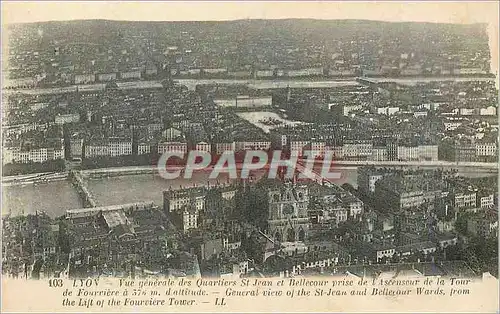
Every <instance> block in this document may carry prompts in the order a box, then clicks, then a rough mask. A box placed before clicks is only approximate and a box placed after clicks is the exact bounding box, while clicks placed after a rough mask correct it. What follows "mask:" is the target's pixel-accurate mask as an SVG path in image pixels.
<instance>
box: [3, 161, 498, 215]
mask: <svg viewBox="0 0 500 314" xmlns="http://www.w3.org/2000/svg"><path fill="white" fill-rule="evenodd" d="M336 169H337V170H340V171H341V173H342V176H341V179H339V180H337V181H336V182H335V183H337V184H339V185H342V184H344V183H349V184H351V185H353V186H354V187H357V177H358V176H357V168H356V167H339V168H336ZM252 173H253V174H254V175H255V177H257V178H259V177H262V175H263V174H264V172H255V173H254V172H252ZM461 174H462V175H466V176H468V177H479V176H491V175H492V174H490V173H480V172H473V171H471V172H467V173H465V172H462V173H461ZM208 176H209V172H197V173H194V174H193V178H192V179H189V180H188V179H184V178H179V179H175V180H166V179H163V178H161V177H160V176H158V175H157V174H138V175H125V176H115V177H109V178H96V179H88V181H87V182H88V187H89V190H90V192H91V193H92V194H93V195H94V197H95V199H96V201H97V204H98V205H99V206H106V205H115V204H124V203H132V202H142V201H153V202H155V203H156V204H157V205H160V206H162V205H163V191H165V190H168V189H170V188H172V189H178V188H180V187H181V186H182V187H191V186H193V184H196V185H198V186H201V185H206V184H207V181H208ZM217 181H218V182H219V183H221V184H223V183H228V182H229V180H228V176H227V175H221V176H219V179H218V180H216V179H213V180H210V184H213V185H215V184H217ZM81 207H82V204H81V201H80V199H79V196H78V194H77V193H76V191H75V189H74V188H73V187H72V186H71V184H70V182H69V181H66V180H62V181H51V182H49V183H47V184H39V185H33V184H26V185H10V186H3V187H2V215H5V214H7V213H9V212H10V213H11V214H12V215H21V214H23V213H24V214H30V213H35V211H36V210H39V211H45V212H46V213H47V214H48V215H49V216H51V217H57V216H60V215H63V214H64V213H65V211H66V210H68V209H77V208H81Z"/></svg>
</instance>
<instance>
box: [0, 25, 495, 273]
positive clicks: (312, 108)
mask: <svg viewBox="0 0 500 314" xmlns="http://www.w3.org/2000/svg"><path fill="white" fill-rule="evenodd" d="M4 31H7V32H8V34H9V37H8V38H9V41H8V46H9V48H8V55H4V56H3V58H4V60H5V61H6V62H7V67H6V70H4V72H3V75H4V77H3V80H2V82H3V86H2V173H3V174H2V237H3V238H2V272H3V275H4V276H9V277H16V278H27V279H40V278H52V277H60V278H82V277H98V276H99V277H102V276H109V277H121V278H123V277H130V278H143V277H151V276H174V277H216V278H246V277H263V276H266V277H300V276H313V275H314V276H331V275H335V274H342V273H346V272H349V273H350V274H353V275H354V276H366V274H373V276H377V274H380V272H383V271H395V272H399V271H413V272H415V274H417V273H418V274H419V276H430V275H433V276H434V275H443V276H451V275H454V276H461V277H464V276H471V277H472V276H482V275H483V274H484V273H489V274H491V275H492V276H495V277H497V278H498V86H497V85H496V75H497V74H498V73H496V69H492V68H491V65H490V64H491V63H490V62H491V59H492V58H496V56H492V55H491V54H490V47H489V44H488V42H489V39H488V34H487V25H486V24H437V23H417V22H404V23H403V22H398V23H396V22H379V21H367V20H312V19H311V20H310V19H284V20H251V19H248V20H235V21H220V22H216V21H212V22H137V21H136V22H132V21H110V20H75V21H60V22H57V21H54V22H37V23H24V24H12V25H9V26H8V28H7V29H5V30H4ZM255 151H258V152H264V156H266V157H267V156H269V158H267V159H266V160H267V161H268V162H264V163H263V164H262V166H259V167H257V166H255V165H256V164H255V163H254V159H253V158H252V156H251V157H248V156H250V155H248V154H249V152H255ZM191 152H198V153H199V152H203V153H205V154H206V155H207V156H210V158H211V159H210V162H208V161H207V164H205V165H204V166H203V167H199V168H198V169H197V170H195V171H194V172H192V175H189V176H187V175H184V174H186V173H187V172H188V169H189V166H192V165H193V163H195V162H196V160H197V159H196V158H190V157H189V156H191V155H190V153H191ZM227 152H231V154H232V156H233V157H231V158H234V160H235V164H236V165H237V166H236V168H238V169H236V170H235V171H237V173H238V175H237V178H234V177H233V176H231V175H229V174H228V173H225V174H224V173H223V174H220V175H218V176H212V175H211V171H213V169H214V168H216V167H215V164H217V163H219V161H220V160H221V158H222V156H226V157H227V155H226V153H227ZM275 153H276V154H275ZM165 154H172V155H173V157H171V158H169V159H168V160H167V161H166V164H165V163H164V161H162V160H163V159H162V156H164V155H165ZM261 155H262V154H261ZM198 156H199V155H198ZM271 156H277V157H280V158H282V159H287V158H288V159H289V160H293V161H294V164H293V167H294V168H293V169H292V170H293V171H291V172H290V173H292V175H291V176H288V175H286V172H287V170H289V169H288V168H290V167H292V166H291V164H286V165H285V164H280V166H279V167H276V168H275V169H274V168H273V167H274V166H273V160H274V159H273V158H274V157H271ZM293 156H295V159H296V160H295V159H293ZM288 159H287V160H288ZM223 161H224V160H223ZM223 161H222V162H220V163H221V164H222V163H223ZM260 161H262V158H261V160H260ZM198 162H199V161H198ZM248 163H253V165H254V166H255V167H254V169H253V170H251V171H250V173H249V176H244V175H241V176H240V175H239V174H241V171H244V170H241V169H240V167H243V168H245V165H247V166H248ZM325 164H326V165H327V166H328V167H326V168H330V169H331V172H335V173H338V174H339V176H338V178H334V179H332V178H327V177H325V175H324V174H325V172H324V171H322V169H323V168H324V167H323V166H324V165H325ZM198 165H199V163H198ZM309 166H310V167H309ZM161 167H166V168H168V169H170V171H173V170H176V171H179V173H180V174H182V175H179V176H178V177H176V178H175V179H167V178H165V177H164V176H162V175H161V173H159V169H160V168H161ZM202 168H203V169H202ZM273 169H274V170H273ZM307 169H309V170H310V172H311V173H312V174H310V175H308V176H306V178H304V177H303V176H300V174H301V173H304V172H307V171H308V170H307ZM273 171H274V172H275V173H274V174H273V175H271V173H273Z"/></svg>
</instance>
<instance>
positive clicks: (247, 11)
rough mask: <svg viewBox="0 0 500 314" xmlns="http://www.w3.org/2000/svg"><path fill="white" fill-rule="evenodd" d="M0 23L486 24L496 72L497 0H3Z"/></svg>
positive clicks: (493, 66)
mask: <svg viewBox="0 0 500 314" xmlns="http://www.w3.org/2000/svg"><path fill="white" fill-rule="evenodd" d="M1 3H2V24H11V23H28V22H39V21H54V20H74V19H111V20H131V21H205V20H235V19H247V18H250V19H279V18H316V19H369V20H380V21H392V22H400V21H414V22H434V23H460V24H462V23H487V24H488V25H489V27H488V33H489V37H490V50H491V54H492V56H494V57H493V58H492V69H494V70H493V71H494V72H496V73H498V25H499V19H498V13H499V2H498V1H494V0H492V1H473V2H472V1H443V2H437V1H432V2H431V1H420V2H415V1H413V2H411V1H408V2H402V1H397V2H396V1H377V2H373V1H372V2H366V1H349V2H345V1H344V2H341V1H307V2H306V1H279V2H278V1H274V2H271V1H246V2H243V1H240V2H232V1H199V2H198V1H182V2H181V1H170V2H160V1H149V2H146V1H141V2H140V3H139V2H132V1H130V2H123V1H120V2H118V1H71V2H69V1H64V2H63V1H59V2H57V1H36V2H35V1H26V2H24V1H2V2H1Z"/></svg>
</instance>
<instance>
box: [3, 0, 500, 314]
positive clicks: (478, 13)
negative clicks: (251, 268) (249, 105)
mask: <svg viewBox="0 0 500 314" xmlns="http://www.w3.org/2000/svg"><path fill="white" fill-rule="evenodd" d="M1 5H2V24H6V23H24V22H36V21H50V20H73V19H115V20H144V21H148V20H176V21H182V20H200V21H201V20H234V19H246V18H251V19H278V18H317V19H369V20H382V21H398V22H399V21H416V22H440V23H487V24H488V32H489V38H490V52H491V60H492V61H491V65H492V67H491V68H492V71H493V72H495V73H497V74H498V24H499V20H498V10H499V2H498V1H486V2H479V1H476V2H466V1H461V2H433V3H430V2H424V1H422V2H396V1H390V2H377V3H375V2H370V3H365V2H351V3H346V2H319V1H318V2H312V1H311V2H307V3H306V2H284V1H283V2H260V1H259V2H257V1H255V2H253V1H252V2H246V3H235V2H189V3H182V2H170V3H162V2H147V3H143V2H141V3H139V2H123V3H122V2H117V1H116V2H115V1H109V2H106V1H103V2H97V1H95V2H71V3H70V2H66V3H65V2H48V1H47V2H41V1H40V2H20V1H15V2H14V1H11V2H5V1H3V2H2V4H1ZM5 35H6V34H5V32H2V39H3V40H2V48H3V49H2V52H3V53H5V52H6V51H7V49H8V48H7V45H6V40H5V39H6V37H5ZM497 82H498V77H497ZM475 289H476V290H475V292H474V294H473V297H465V298H461V299H453V298H426V299H425V301H423V300H422V299H420V298H403V299H402V298H396V299H395V298H382V299H376V300H374V299H370V298H363V297H353V298H346V299H343V301H338V299H335V298H314V299H307V298H298V297H295V298H293V299H291V300H286V301H278V302H276V301H274V300H272V299H269V300H266V301H264V300H259V301H256V300H254V299H252V298H248V299H241V300H239V301H238V303H233V304H231V305H230V306H229V305H228V306H227V307H225V308H220V307H214V306H212V305H205V306H202V307H197V308H190V307H183V308H175V309H174V308H171V307H169V308H164V309H160V308H158V309H151V310H149V311H163V312H166V311H168V312H171V311H172V312H223V311H224V312H264V311H265V312H359V311H363V312H367V311H370V312H434V313H435V312H482V313H485V312H497V311H498V309H499V307H498V295H499V290H498V280H494V279H489V280H486V281H484V282H482V283H481V284H480V285H478V286H477V287H476V288H475ZM478 296H480V297H478ZM458 300H460V301H458ZM102 310H103V311H108V312H109V311H115V312H118V311H128V312H137V311H146V310H144V309H137V308H103V309H102ZM31 311H34V312H70V311H76V312H82V311H86V309H83V308H74V309H71V308H68V307H62V305H61V293H60V291H59V290H57V289H49V288H48V284H47V281H44V280H40V281H30V280H13V279H6V278H3V279H2V312H31Z"/></svg>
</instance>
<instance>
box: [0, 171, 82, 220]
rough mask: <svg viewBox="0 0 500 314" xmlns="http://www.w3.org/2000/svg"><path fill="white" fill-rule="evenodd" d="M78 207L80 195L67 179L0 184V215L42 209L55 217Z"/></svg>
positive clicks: (32, 212) (31, 212)
mask: <svg viewBox="0 0 500 314" xmlns="http://www.w3.org/2000/svg"><path fill="white" fill-rule="evenodd" d="M80 207H82V203H81V201H80V197H79V196H78V193H77V192H76V190H75V189H74V188H73V186H72V185H71V182H69V181H67V180H57V181H51V182H49V183H46V184H37V185H34V184H24V185H20V184H18V185H8V186H2V216H4V215H6V214H8V213H11V214H12V215H20V214H26V215H27V214H34V213H35V212H36V211H44V212H46V213H47V214H48V215H49V216H51V217H57V216H60V215H63V214H64V213H65V211H66V210H68V209H74V208H80Z"/></svg>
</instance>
